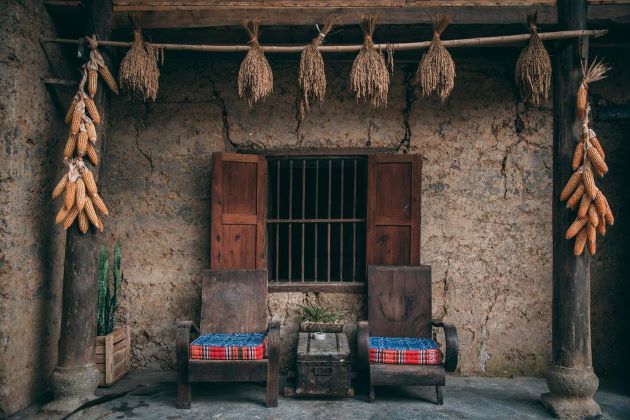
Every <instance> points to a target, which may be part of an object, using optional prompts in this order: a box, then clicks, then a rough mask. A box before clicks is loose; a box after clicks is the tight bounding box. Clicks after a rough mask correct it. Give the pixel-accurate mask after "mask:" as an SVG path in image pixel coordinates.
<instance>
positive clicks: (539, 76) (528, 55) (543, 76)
mask: <svg viewBox="0 0 630 420" xmlns="http://www.w3.org/2000/svg"><path fill="white" fill-rule="evenodd" d="M536 22H537V19H536V13H534V14H532V15H529V16H527V25H529V31H530V33H531V37H530V38H529V42H528V43H527V46H526V47H525V48H524V49H523V51H521V55H519V57H518V60H517V61H516V69H515V75H516V85H517V86H518V89H519V91H520V92H521V98H523V100H525V101H528V102H531V103H533V104H538V103H540V102H541V101H542V100H546V99H548V98H549V91H550V90H551V59H550V58H549V53H547V50H546V49H545V46H544V45H543V43H542V41H541V39H540V36H538V30H537V27H536Z"/></svg>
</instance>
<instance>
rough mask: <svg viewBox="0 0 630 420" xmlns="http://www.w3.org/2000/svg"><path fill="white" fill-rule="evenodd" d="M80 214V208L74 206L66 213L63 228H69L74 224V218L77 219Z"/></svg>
mask: <svg viewBox="0 0 630 420" xmlns="http://www.w3.org/2000/svg"><path fill="white" fill-rule="evenodd" d="M78 215H79V209H78V208H76V207H72V209H71V210H70V211H69V212H68V214H67V215H66V218H65V219H63V228H64V229H68V228H69V227H70V226H72V223H73V222H74V219H76V218H77V216H78Z"/></svg>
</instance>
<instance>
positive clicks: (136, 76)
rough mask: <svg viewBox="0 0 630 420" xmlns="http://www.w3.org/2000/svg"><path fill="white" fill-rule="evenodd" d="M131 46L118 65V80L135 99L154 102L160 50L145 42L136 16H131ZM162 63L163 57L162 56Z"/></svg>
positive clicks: (157, 83)
mask: <svg viewBox="0 0 630 420" xmlns="http://www.w3.org/2000/svg"><path fill="white" fill-rule="evenodd" d="M131 21H132V24H133V44H132V46H131V48H130V49H129V51H127V54H125V56H124V57H123V59H122V61H121V63H120V71H119V72H118V80H119V81H120V85H121V86H122V87H123V88H125V89H127V90H129V92H131V94H132V96H133V97H135V98H136V99H139V100H142V101H144V102H146V101H147V100H151V101H155V98H156V96H157V92H158V87H159V82H158V79H159V78H160V69H159V68H158V58H159V56H160V55H161V54H160V50H158V49H157V48H155V47H153V46H152V45H151V44H150V43H148V42H145V41H144V39H143V38H142V29H141V28H140V20H139V18H138V16H137V15H132V16H131ZM162 61H163V55H162Z"/></svg>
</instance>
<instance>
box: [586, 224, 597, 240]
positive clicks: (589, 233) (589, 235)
mask: <svg viewBox="0 0 630 420" xmlns="http://www.w3.org/2000/svg"><path fill="white" fill-rule="evenodd" d="M596 236H597V231H596V230H595V226H593V225H591V224H590V223H587V224H586V239H588V241H589V242H595V237H596Z"/></svg>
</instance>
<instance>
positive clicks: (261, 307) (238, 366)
mask: <svg viewBox="0 0 630 420" xmlns="http://www.w3.org/2000/svg"><path fill="white" fill-rule="evenodd" d="M264 331H266V332H267V358H265V359H262V360H193V359H190V356H189V351H190V343H191V333H192V332H196V333H201V334H209V333H254V332H264ZM176 352H177V408H190V399H191V398H190V384H191V382H223V381H239V382H248V381H251V382H266V383H267V397H266V404H267V407H276V406H277V405H278V387H279V377H280V372H279V368H280V364H279V361H280V323H279V322H278V321H270V322H269V323H268V322H267V270H221V271H211V270H208V271H206V272H204V277H203V284H202V302H201V330H200V331H199V330H197V328H196V327H195V326H194V325H193V323H192V321H178V323H177V335H176Z"/></svg>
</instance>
